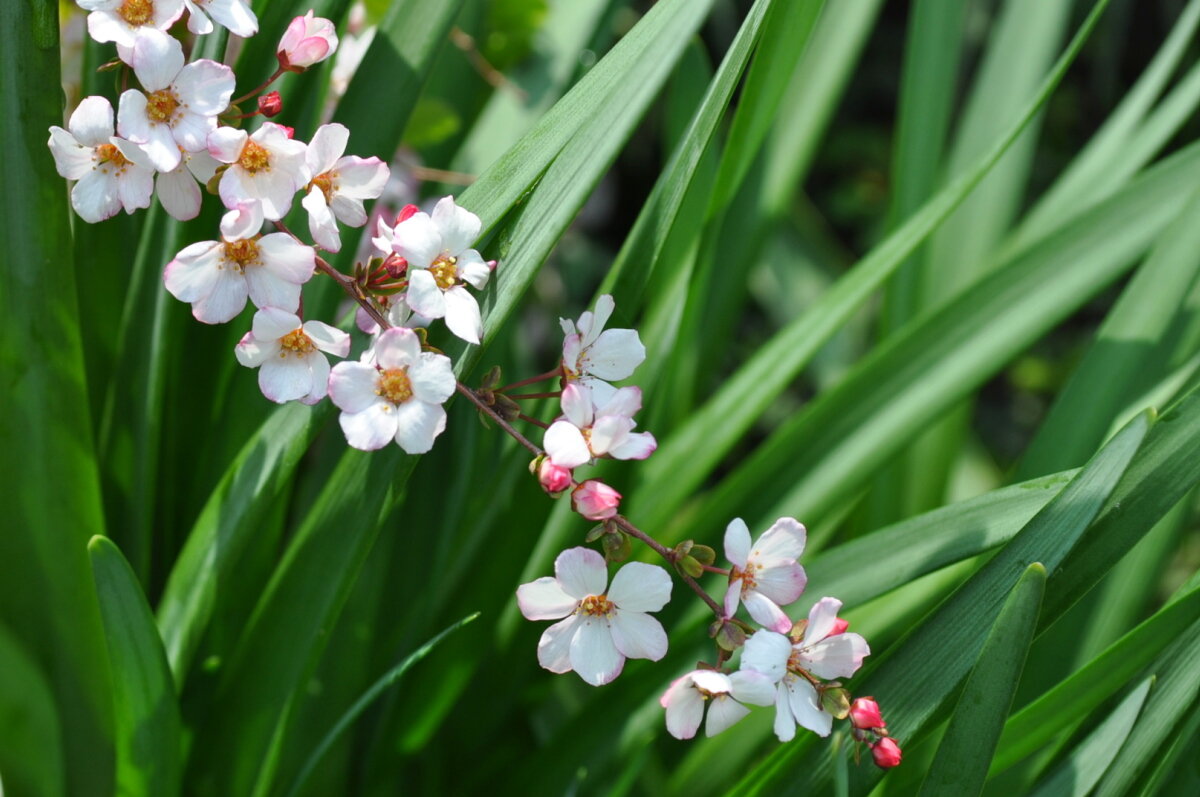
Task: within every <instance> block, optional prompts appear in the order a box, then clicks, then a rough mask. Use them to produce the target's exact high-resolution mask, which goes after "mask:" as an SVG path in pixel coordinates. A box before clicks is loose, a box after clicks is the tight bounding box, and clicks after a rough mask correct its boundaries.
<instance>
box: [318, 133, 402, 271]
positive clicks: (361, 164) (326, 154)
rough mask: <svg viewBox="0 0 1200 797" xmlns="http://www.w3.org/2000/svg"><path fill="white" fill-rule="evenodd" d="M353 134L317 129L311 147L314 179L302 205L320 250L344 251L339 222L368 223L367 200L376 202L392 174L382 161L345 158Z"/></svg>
mask: <svg viewBox="0 0 1200 797" xmlns="http://www.w3.org/2000/svg"><path fill="white" fill-rule="evenodd" d="M349 138H350V131H349V130H347V129H346V128H345V126H343V125H340V124H328V125H322V126H321V127H319V128H317V132H316V133H315V134H314V135H313V137H312V141H310V142H309V144H308V150H307V152H306V154H305V162H306V165H307V166H308V170H309V172H310V173H311V174H312V175H313V177H312V179H311V180H310V182H309V184H308V195H307V196H305V197H304V199H302V200H301V201H300V204H301V205H303V206H304V209H305V210H307V211H308V231H309V232H310V233H312V237H313V240H314V241H316V242H317V244H318V245H319V246H321V248H323V249H326V250H328V251H330V252H338V251H340V250H341V248H342V239H341V235H340V234H339V233H338V226H337V222H339V221H340V222H342V223H343V224H346V225H349V226H351V227H361V226H363V225H364V224H366V223H367V213H366V211H365V210H364V209H363V200H364V199H375V198H376V197H378V196H379V195H380V194H381V193H383V188H384V186H385V185H387V181H388V175H389V170H388V167H387V164H386V163H384V162H383V161H381V160H379V158H375V157H371V158H359V157H356V156H354V155H347V156H345V157H342V153H343V152H345V151H346V142H347V141H348V140H349Z"/></svg>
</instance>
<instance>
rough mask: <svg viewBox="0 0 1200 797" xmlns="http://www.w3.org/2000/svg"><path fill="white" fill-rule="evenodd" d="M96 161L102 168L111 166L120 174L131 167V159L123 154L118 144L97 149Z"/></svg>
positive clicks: (102, 145) (101, 146)
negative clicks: (127, 167)
mask: <svg viewBox="0 0 1200 797" xmlns="http://www.w3.org/2000/svg"><path fill="white" fill-rule="evenodd" d="M96 161H97V162H98V164H99V165H100V166H102V167H104V166H111V167H112V168H114V169H116V170H117V171H118V172H119V171H121V170H123V169H124V168H125V167H126V166H128V165H129V159H128V158H126V157H125V156H124V155H122V154H121V150H119V149H117V145H116V144H101V145H100V146H98V147H96ZM105 171H108V170H107V169H105Z"/></svg>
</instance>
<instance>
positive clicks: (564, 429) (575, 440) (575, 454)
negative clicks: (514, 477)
mask: <svg viewBox="0 0 1200 797" xmlns="http://www.w3.org/2000/svg"><path fill="white" fill-rule="evenodd" d="M592 398H593V396H592V395H591V394H590V393H589V392H588V391H587V390H586V389H585V388H583V387H580V386H579V385H578V384H576V383H571V384H568V385H567V386H566V387H565V388H563V392H562V409H563V414H564V415H565V416H566V417H565V418H563V419H560V420H557V421H555V422H554V423H552V424H551V425H550V428H549V429H547V430H546V434H545V437H544V442H543V446H544V447H545V449H546V453H547V454H549V455H550V459H551V460H553V461H554V464H555V465H561V466H562V467H564V468H577V467H579V466H580V465H583V464H584V463H586V462H590V461H591V459H592V458H593V457H604V456H608V457H612V458H613V459H645V458H646V457H648V456H650V455H651V454H653V453H654V450H655V449H656V448H658V442H657V441H656V440H655V439H654V435H652V434H650V433H649V432H638V433H635V432H634V431H633V429H634V427H635V426H637V423H636V422H635V421H634V420H633V416H634V414H635V413H636V412H637V411H638V410H640V409H641V408H642V391H641V390H640V389H639V388H636V387H623V388H621V389H620V390H617V391H614V392H613V394H612V396H611V397H610V398H609V399H608V401H607V402H605V404H604V406H602V407H600V408H598V409H597V408H596V407H594V406H593V405H592Z"/></svg>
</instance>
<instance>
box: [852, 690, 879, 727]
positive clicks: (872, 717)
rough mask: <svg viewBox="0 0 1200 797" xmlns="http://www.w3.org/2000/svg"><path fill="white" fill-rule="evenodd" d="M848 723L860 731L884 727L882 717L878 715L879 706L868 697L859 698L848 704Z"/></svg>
mask: <svg viewBox="0 0 1200 797" xmlns="http://www.w3.org/2000/svg"><path fill="white" fill-rule="evenodd" d="M850 722H851V723H853V724H854V727H855V728H861V729H862V730H869V729H871V728H883V727H886V726H885V725H884V723H883V715H882V714H880V713H879V704H878V703H876V702H875V700H874V698H870V697H860V698H858V699H857V700H855V701H854V702H853V703H851V704H850Z"/></svg>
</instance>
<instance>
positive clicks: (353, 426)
mask: <svg viewBox="0 0 1200 797" xmlns="http://www.w3.org/2000/svg"><path fill="white" fill-rule="evenodd" d="M352 364H353V363H338V365H352ZM333 376H334V375H331V376H330V384H331V385H332V383H333ZM334 403H335V404H336V403H337V402H336V401H335V402H334ZM391 410H392V406H391V405H390V404H388V403H387V402H386V401H376V402H375V403H373V404H371V405H369V406H368V407H367V408H366V409H364V410H362V411H361V412H343V413H342V414H341V415H340V416H339V417H338V423H340V424H341V426H342V432H344V433H345V435H346V442H347V443H349V444H350V446H351V447H353V448H357V449H359V450H360V451H376V450H378V449H380V448H383V447H384V446H386V445H387V444H388V443H390V442H392V440H393V439H394V438H395V437H396V413H394V412H392V411H391Z"/></svg>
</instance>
